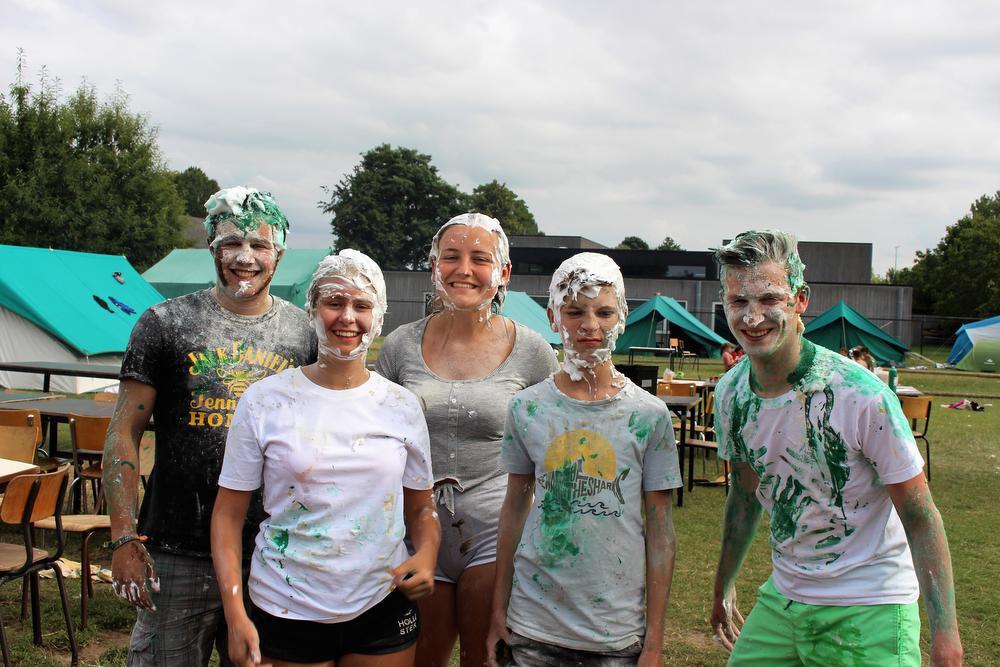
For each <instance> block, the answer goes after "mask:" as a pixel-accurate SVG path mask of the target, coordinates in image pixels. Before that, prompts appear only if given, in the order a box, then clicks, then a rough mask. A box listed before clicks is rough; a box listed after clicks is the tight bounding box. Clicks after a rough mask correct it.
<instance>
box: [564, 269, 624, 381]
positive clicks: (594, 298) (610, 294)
mask: <svg viewBox="0 0 1000 667" xmlns="http://www.w3.org/2000/svg"><path fill="white" fill-rule="evenodd" d="M586 292H590V296H588V295H587V293H586ZM595 292H596V294H595ZM548 313H549V321H550V322H551V323H552V324H553V325H554V328H556V327H558V331H559V333H560V334H561V335H562V339H563V349H564V350H565V354H566V355H567V356H568V357H569V356H572V357H576V358H577V359H578V360H579V362H582V363H577V365H583V366H586V367H592V366H593V365H596V364H599V363H601V362H603V361H605V360H606V359H609V358H610V355H611V348H612V347H613V340H612V339H613V338H614V337H615V334H616V333H617V332H618V323H619V322H620V321H621V313H620V312H619V307H618V295H617V293H616V292H615V290H614V288H613V287H610V286H603V287H601V288H600V290H596V289H594V290H586V291H581V292H578V293H577V294H576V296H575V298H573V299H572V300H568V302H567V303H563V304H562V305H561V306H560V307H559V316H558V318H556V316H555V313H553V312H552V311H551V310H549V311H548Z"/></svg>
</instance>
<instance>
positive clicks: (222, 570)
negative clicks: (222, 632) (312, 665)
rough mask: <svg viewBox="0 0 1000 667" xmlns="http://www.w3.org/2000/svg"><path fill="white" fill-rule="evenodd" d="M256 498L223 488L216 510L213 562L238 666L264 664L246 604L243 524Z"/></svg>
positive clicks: (213, 525)
mask: <svg viewBox="0 0 1000 667" xmlns="http://www.w3.org/2000/svg"><path fill="white" fill-rule="evenodd" d="M252 496H253V492H252V491H234V490H232V489H227V488H225V487H221V486H220V487H219V494H218V495H217V496H216V498H215V507H214V508H213V510H212V563H213V565H214V566H215V578H216V580H217V581H218V583H219V593H220V595H221V596H222V609H223V612H224V613H225V615H226V625H227V626H229V659H230V660H232V661H233V663H234V664H236V665H254V664H257V663H259V662H260V638H259V637H258V635H257V628H256V627H254V624H253V622H252V621H251V620H250V617H249V616H248V615H247V610H246V607H245V606H244V605H243V524H244V522H246V518H247V508H249V507H250V498H251V497H252Z"/></svg>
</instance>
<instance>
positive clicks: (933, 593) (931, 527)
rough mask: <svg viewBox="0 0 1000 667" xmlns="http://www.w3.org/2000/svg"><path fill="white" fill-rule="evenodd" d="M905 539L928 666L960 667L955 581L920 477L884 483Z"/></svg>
mask: <svg viewBox="0 0 1000 667" xmlns="http://www.w3.org/2000/svg"><path fill="white" fill-rule="evenodd" d="M885 488H886V491H888V492H889V497H890V498H892V504H893V505H895V507H896V512H897V513H898V514H899V518H900V521H902V523H903V529H904V530H905V531H906V540H907V542H909V544H910V552H911V553H912V554H913V567H914V568H915V569H916V571H917V580H918V581H919V582H920V594H921V596H922V597H923V598H924V604H925V605H926V606H927V620H928V621H929V622H930V626H931V627H930V630H931V664H933V665H935V666H941V665H961V664H962V640H961V638H960V637H959V633H958V619H957V617H956V615H955V581H954V579H953V577H952V569H951V553H950V552H949V550H948V537H947V536H946V535H945V532H944V523H943V522H942V521H941V514H940V513H939V512H938V509H937V506H936V505H935V504H934V499H933V498H932V497H931V491H930V489H929V488H928V487H927V480H926V479H925V478H924V476H923V475H922V474H921V475H917V476H916V477H914V478H913V479H911V480H909V481H906V482H900V483H899V484H887V485H886V487H885Z"/></svg>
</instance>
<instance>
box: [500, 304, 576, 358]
mask: <svg viewBox="0 0 1000 667" xmlns="http://www.w3.org/2000/svg"><path fill="white" fill-rule="evenodd" d="M501 314H503V315H504V316H506V317H509V318H510V319H512V320H514V321H515V322H517V323H519V324H523V325H524V326H526V327H528V328H529V329H532V330H534V331H537V332H538V333H540V334H541V335H542V338H544V339H545V340H546V341H547V342H548V344H549V345H562V338H560V337H559V334H557V333H556V332H555V331H553V330H552V329H551V327H549V316H548V315H547V314H546V312H545V309H544V308H542V307H541V306H539V305H538V304H537V303H536V302H535V300H534V299H532V298H531V297H530V296H528V295H527V293H526V292H512V291H508V292H507V298H506V299H504V302H503V310H502V311H501Z"/></svg>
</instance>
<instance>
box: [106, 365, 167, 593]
mask: <svg viewBox="0 0 1000 667" xmlns="http://www.w3.org/2000/svg"><path fill="white" fill-rule="evenodd" d="M155 402H156V389H154V388H153V387H152V386H150V385H148V384H145V383H142V382H139V381H138V380H122V382H121V384H120V385H119V393H118V403H117V405H116V406H115V414H114V417H112V419H111V425H110V426H109V427H108V434H107V436H106V438H105V440H104V461H105V464H104V472H103V475H102V476H103V483H104V496H105V498H107V502H108V512H109V514H110V515H111V538H112V539H113V540H117V539H118V538H120V537H122V536H125V535H135V534H136V515H137V513H138V501H137V498H138V493H139V441H140V440H141V438H142V433H143V431H144V430H145V429H146V426H147V425H148V424H149V418H150V415H152V414H153V404H154V403H155ZM111 570H112V575H113V578H112V585H113V587H114V589H115V592H116V593H118V595H119V596H121V597H122V598H124V599H126V600H128V601H129V602H131V603H132V604H134V605H137V606H139V607H143V608H145V609H153V608H154V607H153V602H152V600H151V598H150V596H149V592H150V590H158V589H159V580H158V579H157V578H156V573H155V571H154V570H153V559H152V558H150V556H149V554H148V553H147V552H146V548H145V547H144V546H143V545H142V542H140V541H138V540H136V541H132V542H128V543H126V544H125V545H123V546H121V547H119V548H118V549H116V550H115V552H114V555H113V556H112V559H111Z"/></svg>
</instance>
